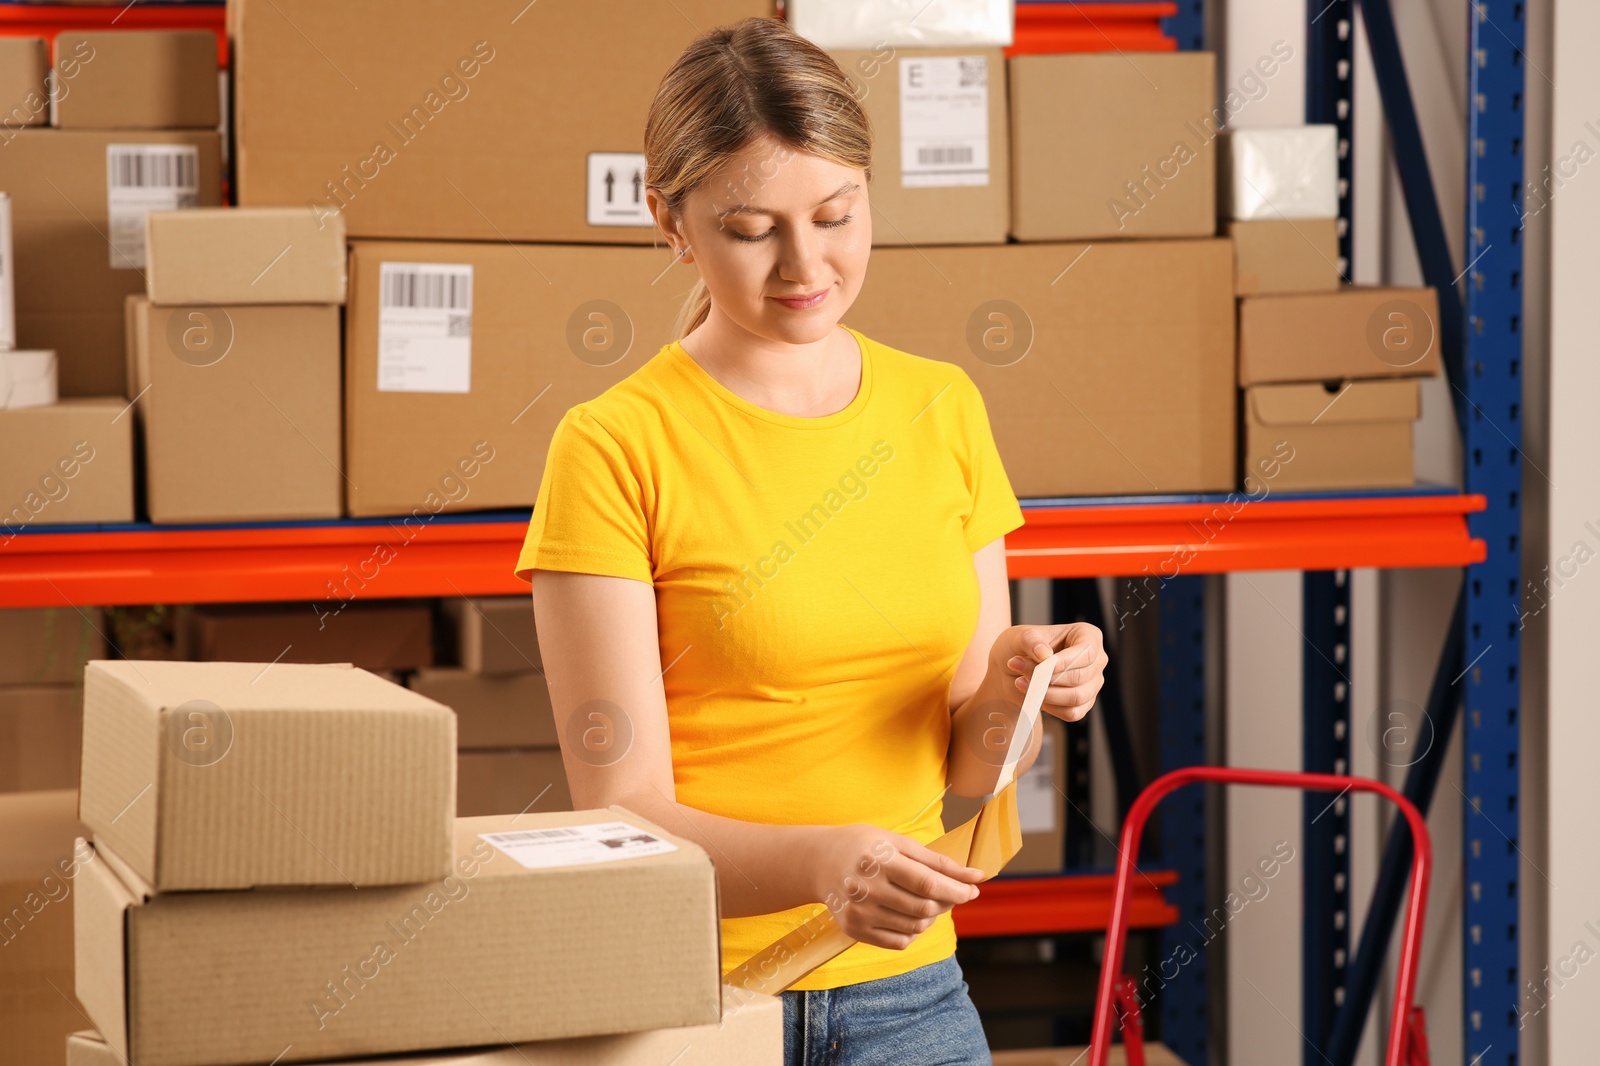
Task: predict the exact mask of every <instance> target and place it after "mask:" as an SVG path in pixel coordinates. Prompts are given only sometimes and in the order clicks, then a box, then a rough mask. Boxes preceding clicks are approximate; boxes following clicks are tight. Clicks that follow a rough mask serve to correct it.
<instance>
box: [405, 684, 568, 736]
mask: <svg viewBox="0 0 1600 1066" xmlns="http://www.w3.org/2000/svg"><path fill="white" fill-rule="evenodd" d="M410 687H411V688H412V689H413V690H415V691H417V692H420V693H422V694H423V695H424V696H426V697H428V698H429V699H430V700H438V701H439V702H440V703H442V704H444V705H445V706H446V707H449V708H450V709H451V710H453V711H455V712H456V746H457V747H458V748H461V749H463V750H465V749H470V748H554V747H556V746H558V745H559V744H560V739H559V738H558V737H557V736H556V721H555V715H554V712H553V710H552V708H551V706H550V686H549V685H548V684H547V683H546V682H545V679H544V675H542V674H536V673H534V672H533V671H531V670H530V671H528V672H527V673H522V674H504V675H500V676H496V677H484V676H482V675H481V674H474V673H472V672H471V671H470V670H462V669H459V668H456V667H437V668H434V669H431V670H418V671H417V672H416V673H414V674H412V675H411V682H410Z"/></svg>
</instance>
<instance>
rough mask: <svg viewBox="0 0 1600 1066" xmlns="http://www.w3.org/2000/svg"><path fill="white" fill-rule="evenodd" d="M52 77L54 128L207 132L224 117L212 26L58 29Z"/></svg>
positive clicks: (215, 41) (52, 122) (214, 35)
mask: <svg viewBox="0 0 1600 1066" xmlns="http://www.w3.org/2000/svg"><path fill="white" fill-rule="evenodd" d="M54 75H55V85H56V86H58V87H59V89H58V92H57V93H56V95H55V97H54V101H53V102H54V105H55V107H54V111H53V113H52V117H51V125H53V126H55V127H57V128H58V129H77V130H188V129H195V130H209V129H216V128H217V125H218V123H219V122H220V121H221V120H222V107H221V97H220V89H219V85H218V82H217V35H216V34H215V33H212V32H211V31H209V30H126V29H113V30H63V31H62V32H61V33H59V34H57V35H56V67H55V71H54Z"/></svg>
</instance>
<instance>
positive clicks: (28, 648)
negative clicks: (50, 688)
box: [0, 607, 106, 685]
mask: <svg viewBox="0 0 1600 1066" xmlns="http://www.w3.org/2000/svg"><path fill="white" fill-rule="evenodd" d="M105 657H106V637H105V618H104V614H103V612H102V611H101V610H100V608H98V607H18V608H13V609H11V610H7V611H0V685H49V684H58V683H66V684H69V685H81V684H82V683H83V665H84V663H87V662H88V661H89V660H90V659H104V658H105Z"/></svg>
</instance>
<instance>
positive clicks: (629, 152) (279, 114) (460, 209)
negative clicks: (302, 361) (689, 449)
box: [229, 0, 774, 244]
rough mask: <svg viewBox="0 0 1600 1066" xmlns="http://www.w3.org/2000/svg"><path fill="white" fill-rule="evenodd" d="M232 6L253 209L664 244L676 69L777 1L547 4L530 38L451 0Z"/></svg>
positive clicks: (240, 129)
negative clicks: (654, 140)
mask: <svg viewBox="0 0 1600 1066" xmlns="http://www.w3.org/2000/svg"><path fill="white" fill-rule="evenodd" d="M229 14H230V16H231V17H232V20H233V46H234V49H235V51H234V53H233V55H234V61H235V65H236V69H237V70H238V72H239V73H238V78H237V81H236V82H235V90H236V91H235V101H236V105H235V110H234V116H235V120H236V123H237V125H236V127H235V132H236V137H235V144H236V146H237V156H236V157H235V158H236V164H235V180H236V181H237V185H236V188H237V190H238V195H237V200H238V202H239V203H240V204H242V205H245V206H284V205H293V206H296V207H306V206H308V205H309V207H310V209H311V210H313V211H314V212H315V213H316V215H317V217H319V218H325V217H328V216H330V215H332V214H335V213H342V214H344V216H345V219H346V225H347V228H348V230H349V234H350V236H352V237H398V238H432V239H448V240H483V241H506V240H510V241H583V242H589V243H604V244H648V243H650V242H651V240H652V234H653V232H654V222H653V220H652V219H651V217H650V213H649V209H648V206H647V204H646V202H645V198H644V190H643V185H642V182H643V169H644V155H643V152H644V116H645V113H646V112H647V111H648V109H649V106H650V101H651V99H652V98H653V97H654V95H655V92H656V88H657V86H658V84H659V82H660V80H661V75H662V73H663V72H664V71H666V69H667V68H668V67H669V66H670V65H671V64H672V62H673V61H674V60H676V59H677V57H678V55H679V53H681V52H682V51H683V49H684V47H685V46H686V45H687V44H688V43H689V42H690V41H691V40H692V39H694V37H696V36H697V35H698V34H699V33H700V32H701V31H703V30H706V29H710V28H711V27H713V26H722V25H726V24H728V23H731V22H735V21H737V20H739V19H740V18H743V17H745V16H749V15H756V16H771V15H773V14H774V5H773V3H772V0H675V2H674V3H672V4H638V3H635V2H633V0H586V2H585V3H584V4H583V5H582V6H581V7H569V6H564V5H561V4H534V5H532V6H531V7H528V8H526V9H525V10H523V11H522V12H520V13H514V14H516V17H517V24H516V27H515V28H514V29H512V30H508V29H507V26H506V17H505V16H503V15H502V13H501V12H500V11H498V10H493V11H491V10H489V9H487V8H473V7H462V8H459V9H455V10H452V12H451V16H450V32H449V33H440V32H439V29H440V27H439V18H438V7H437V5H436V4H435V3H434V2H433V0H344V2H341V3H337V4H329V3H326V2H324V0H244V2H243V3H240V4H237V5H235V10H230V12H229ZM313 42H315V43H313ZM358 85H359V86H360V87H361V88H360V91H359V92H357V91H356V88H355V87H356V86H358ZM534 131H537V134H536V135H535V133H534Z"/></svg>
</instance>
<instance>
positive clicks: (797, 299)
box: [773, 289, 828, 311]
mask: <svg viewBox="0 0 1600 1066" xmlns="http://www.w3.org/2000/svg"><path fill="white" fill-rule="evenodd" d="M827 298H828V290H827V289H818V290H817V291H816V292H814V293H812V294H811V295H810V296H774V297H773V299H774V300H777V301H778V302H779V303H781V304H782V305H783V306H785V307H789V308H792V309H794V310H796V311H804V310H807V309H808V308H812V307H815V306H817V305H818V304H820V303H821V302H822V301H823V300H826V299H827Z"/></svg>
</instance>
